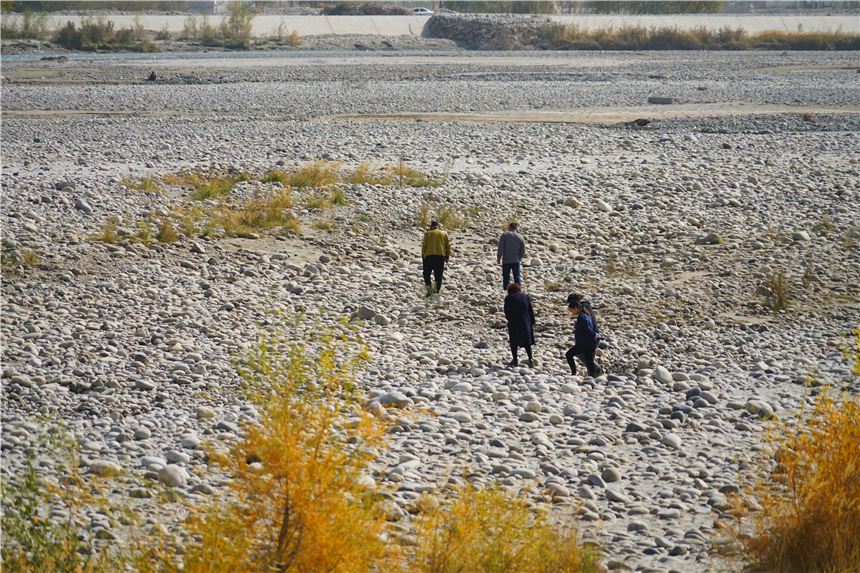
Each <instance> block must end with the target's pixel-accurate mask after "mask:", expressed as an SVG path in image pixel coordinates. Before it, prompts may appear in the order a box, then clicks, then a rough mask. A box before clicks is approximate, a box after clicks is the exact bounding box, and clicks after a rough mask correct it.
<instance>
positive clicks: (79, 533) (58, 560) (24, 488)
mask: <svg viewBox="0 0 860 573" xmlns="http://www.w3.org/2000/svg"><path fill="white" fill-rule="evenodd" d="M48 447H49V449H51V450H53V452H52V454H53V455H52V457H55V458H56V457H59V459H60V464H59V465H60V466H62V467H64V468H65V471H66V472H68V473H67V475H65V476H63V478H62V480H61V482H60V483H57V482H56V480H52V481H50V482H49V481H47V480H45V479H44V478H43V477H42V476H41V475H40V474H39V473H37V471H36V468H35V465H36V461H35V459H34V458H33V457H30V459H29V460H28V461H27V463H26V466H25V470H24V473H23V474H22V475H20V476H16V479H15V481H14V482H12V483H10V481H9V480H8V479H6V478H4V483H3V488H2V491H3V506H4V507H3V517H2V529H3V545H2V558H3V566H2V569H3V571H6V572H9V573H17V572H19V571H20V572H22V573H24V572H27V573H53V572H55V571H70V572H71V571H74V572H82V573H99V572H102V571H104V572H106V573H109V572H111V571H115V570H116V566H117V563H118V562H117V561H116V560H114V559H113V556H112V555H110V554H109V553H108V552H106V551H102V552H97V551H96V545H95V539H94V535H93V533H94V532H93V531H92V529H91V527H90V526H89V525H86V526H84V527H81V526H79V525H78V522H83V523H86V520H84V519H82V518H83V515H82V513H83V509H84V507H85V506H86V505H92V504H93V503H96V502H98V501H99V500H98V499H96V496H94V495H93V493H92V492H93V489H92V486H91V484H87V483H86V482H85V481H84V479H83V478H82V477H81V476H80V474H79V472H78V466H77V460H76V455H75V452H76V450H75V446H74V444H73V443H72V442H69V441H68V439H67V437H66V436H64V435H62V434H61V435H60V437H59V438H57V439H56V440H55V441H54V443H52V444H49V445H48ZM52 484H53V485H52ZM57 510H61V512H59V511H57Z"/></svg>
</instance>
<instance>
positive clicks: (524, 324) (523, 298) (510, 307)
mask: <svg viewBox="0 0 860 573" xmlns="http://www.w3.org/2000/svg"><path fill="white" fill-rule="evenodd" d="M505 318H507V319H508V336H509V337H510V340H511V344H512V345H513V344H516V345H517V347H518V348H522V347H524V346H531V345H532V344H534V343H535V311H534V309H533V308H532V300H531V299H530V298H529V297H528V295H527V294H525V293H521V292H515V293H512V294H509V295H508V296H506V297H505Z"/></svg>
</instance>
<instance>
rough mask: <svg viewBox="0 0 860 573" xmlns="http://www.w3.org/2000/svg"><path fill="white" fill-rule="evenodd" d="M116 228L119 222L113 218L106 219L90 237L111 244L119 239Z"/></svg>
mask: <svg viewBox="0 0 860 573" xmlns="http://www.w3.org/2000/svg"><path fill="white" fill-rule="evenodd" d="M118 229H119V224H118V223H117V222H116V221H115V220H112V219H107V220H106V221H105V222H104V223H103V224H102V228H101V229H99V232H98V233H96V234H94V235H93V236H92V237H91V238H92V240H93V241H96V242H99V243H106V244H109V245H112V244H114V243H117V242H119V240H120V237H119V232H118Z"/></svg>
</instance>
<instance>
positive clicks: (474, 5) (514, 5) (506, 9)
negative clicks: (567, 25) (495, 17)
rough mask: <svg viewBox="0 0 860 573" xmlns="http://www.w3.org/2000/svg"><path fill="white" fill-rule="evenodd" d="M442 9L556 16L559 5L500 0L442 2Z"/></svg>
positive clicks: (543, 1)
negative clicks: (494, 0)
mask: <svg viewBox="0 0 860 573" xmlns="http://www.w3.org/2000/svg"><path fill="white" fill-rule="evenodd" d="M442 7H443V8H446V9H448V10H453V11H455V12H461V13H466V14H554V13H556V12H558V3H557V2H554V1H552V0H537V1H534V2H526V1H522V2H520V1H516V0H507V1H506V0H500V1H496V2H493V1H485V2H468V1H465V2H460V1H457V2H442Z"/></svg>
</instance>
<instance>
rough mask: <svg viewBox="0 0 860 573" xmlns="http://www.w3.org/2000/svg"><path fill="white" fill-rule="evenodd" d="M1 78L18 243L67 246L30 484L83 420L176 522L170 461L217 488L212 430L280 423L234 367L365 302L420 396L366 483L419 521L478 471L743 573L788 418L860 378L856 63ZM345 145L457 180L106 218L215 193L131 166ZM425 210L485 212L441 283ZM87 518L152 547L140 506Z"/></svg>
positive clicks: (36, 335) (380, 348)
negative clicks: (582, 324)
mask: <svg viewBox="0 0 860 573" xmlns="http://www.w3.org/2000/svg"><path fill="white" fill-rule="evenodd" d="M3 67H4V70H3V74H4V76H5V79H4V80H3V91H2V114H3V124H2V138H3V143H4V146H3V174H2V186H3V210H2V215H0V217H1V218H0V221H2V230H3V240H4V260H5V261H10V260H12V258H13V257H15V256H19V257H20V256H21V255H22V253H25V252H29V251H32V252H34V253H36V254H37V255H38V264H37V265H36V266H33V267H28V266H24V265H20V264H15V265H7V266H4V267H3V269H2V273H3V274H2V277H3V290H2V292H3V300H2V304H3V307H2V311H3V312H2V324H0V340H2V351H3V379H2V395H3V404H4V407H3V414H2V422H3V438H2V448H3V464H2V472H3V477H4V480H14V479H16V477H17V476H20V475H21V473H22V468H23V464H24V463H25V461H26V459H27V456H28V453H32V454H33V455H34V456H35V457H36V460H37V461H38V464H39V472H40V473H41V474H43V475H45V476H48V477H56V472H55V471H54V469H53V468H54V465H55V462H54V461H53V460H51V459H50V457H49V456H48V454H47V451H46V450H45V449H44V447H43V442H42V437H43V436H44V434H45V432H46V431H47V430H48V429H49V428H51V427H53V426H55V425H56V424H58V423H60V422H61V421H62V422H63V424H64V425H65V427H66V428H67V430H68V431H69V432H71V433H72V434H73V435H74V437H75V439H76V440H77V442H78V444H79V445H80V447H81V448H82V461H83V463H84V464H85V466H86V467H87V468H90V470H91V471H92V472H93V473H111V472H108V471H106V470H105V469H104V468H106V467H107V468H114V467H115V468H117V469H118V470H121V472H122V475H121V476H120V477H117V478H112V479H115V480H116V484H115V487H114V488H113V492H114V493H112V494H111V495H112V496H114V497H115V498H116V501H117V502H118V503H125V504H130V503H136V504H139V505H140V508H141V511H143V512H147V515H149V516H150V517H151V518H152V519H154V520H157V521H159V522H161V523H163V524H165V525H166V526H168V527H176V525H175V523H176V522H177V520H179V519H180V518H181V517H182V515H183V514H182V510H181V507H180V505H179V504H163V503H158V504H156V503H154V502H151V501H152V500H149V499H147V498H146V494H145V493H142V492H145V491H148V490H146V489H145V488H142V487H141V485H140V484H141V483H144V481H145V480H147V479H154V478H157V477H158V475H159V470H162V469H163V468H165V467H168V466H171V467H177V468H180V470H181V471H180V470H176V471H175V472H174V473H173V474H171V475H175V476H178V477H176V482H175V483H172V485H174V486H175V487H176V489H177V491H178V492H179V493H180V494H181V495H182V496H183V497H185V498H187V499H189V500H192V501H193V500H195V499H200V498H202V497H204V496H211V495H218V494H219V492H220V491H223V489H224V484H225V483H226V481H225V479H226V476H223V475H221V474H219V473H217V472H216V471H214V470H213V469H212V468H210V467H209V465H208V462H207V459H206V456H205V455H204V454H203V451H202V450H201V443H203V442H206V441H209V440H220V441H222V442H223V443H229V441H230V440H231V439H234V438H235V436H236V435H239V434H241V432H242V425H243V424H245V423H247V422H251V421H253V420H254V419H255V418H256V412H255V410H254V409H253V408H252V407H250V406H249V405H248V404H247V402H246V401H245V400H244V398H243V395H242V393H241V391H240V382H241V380H240V378H239V376H238V374H237V373H236V371H235V369H234V367H233V363H232V358H233V356H235V355H236V354H241V353H242V352H244V351H247V350H248V349H249V348H250V347H251V345H253V344H254V342H255V341H256V340H257V333H258V331H259V328H260V324H261V323H262V322H264V321H265V320H266V312H265V311H266V310H267V309H283V310H287V311H305V312H308V313H310V314H311V315H315V314H316V313H317V311H320V314H319V316H318V317H317V318H314V319H313V321H312V322H313V324H311V325H310V326H308V328H317V327H319V326H320V325H322V326H325V325H329V324H334V322H335V321H336V320H337V319H338V318H339V317H341V316H346V317H348V318H349V319H350V320H352V321H354V324H355V325H356V326H357V327H358V329H359V330H358V331H359V333H360V334H361V336H362V337H363V338H364V339H365V341H366V342H367V343H368V345H369V346H370V349H371V351H372V353H373V355H374V361H373V362H372V364H371V365H370V368H369V369H368V370H367V371H365V372H362V373H360V374H359V378H358V383H359V384H360V385H361V387H362V388H363V389H365V390H366V392H367V396H368V398H375V399H384V400H385V401H386V402H388V403H392V404H395V405H396V406H397V407H395V408H392V409H391V410H390V412H392V414H393V417H394V418H395V419H398V420H399V421H398V422H397V423H396V424H395V428H394V431H393V432H392V433H391V440H390V446H391V447H390V449H389V450H388V451H387V452H385V453H383V454H381V455H380V456H379V457H378V458H377V459H376V460H374V462H373V463H372V465H371V466H370V467H369V468H368V475H369V476H370V477H372V478H373V480H374V484H375V486H374V487H379V488H381V489H385V490H387V491H389V492H390V493H391V496H392V499H393V502H394V503H393V504H391V505H390V507H389V511H390V519H391V520H392V523H393V524H395V525H394V527H396V528H397V530H398V531H400V532H404V533H405V532H407V531H408V526H409V522H410V520H411V519H412V517H411V514H410V513H409V511H410V508H412V507H413V506H414V500H415V499H416V498H417V497H418V496H419V495H421V494H425V493H427V494H430V495H437V496H441V495H442V487H443V486H444V485H445V483H446V481H447V480H449V479H455V480H466V479H468V480H470V481H475V482H478V483H491V482H498V483H500V484H501V485H502V486H503V487H505V488H510V489H511V490H512V491H519V490H521V489H524V490H525V491H526V492H527V495H529V497H530V499H532V500H533V501H534V502H536V503H541V504H547V505H553V506H556V507H558V508H560V509H565V510H567V511H576V512H577V515H578V519H580V520H581V523H582V526H583V528H584V530H585V536H586V538H587V539H590V540H594V541H596V542H598V543H600V544H602V545H603V546H604V547H605V551H606V559H605V563H606V564H607V566H609V567H610V568H611V569H624V568H629V569H632V570H636V571H648V572H664V571H665V572H668V571H683V572H704V571H712V570H715V569H722V568H724V567H727V566H728V565H727V564H725V563H722V562H720V561H714V560H713V557H711V556H710V554H709V548H710V546H711V544H712V543H713V542H714V541H715V540H719V539H721V533H720V527H719V526H720V524H722V523H726V522H728V521H730V520H731V519H732V516H731V515H730V514H729V512H728V511H727V510H728V509H729V502H728V498H727V496H728V494H730V493H731V492H732V491H734V490H735V489H736V488H737V487H738V485H739V484H740V483H741V481H742V476H743V472H744V470H745V469H747V468H748V467H749V464H750V463H751V462H752V461H753V460H754V458H755V456H756V455H757V452H758V451H759V450H760V449H761V437H762V432H763V431H764V429H765V428H766V427H767V426H768V424H769V422H768V420H769V419H770V418H771V417H772V416H776V417H777V418H778V419H788V418H790V417H791V416H793V415H794V414H796V413H798V412H799V411H800V409H801V407H802V406H803V404H804V403H806V402H808V401H809V400H810V392H811V390H812V389H811V388H810V387H809V386H808V385H807V382H808V381H810V380H814V382H815V384H829V385H832V386H833V387H834V388H835V389H839V390H844V391H847V392H851V393H856V392H857V391H858V384H857V381H856V380H854V379H852V378H851V377H850V375H849V368H848V365H847V364H846V362H845V361H844V359H843V357H842V354H841V352H840V351H839V348H840V345H842V344H844V343H845V338H844V337H845V336H846V335H848V334H849V333H850V332H851V329H852V328H856V327H857V326H858V324H860V250H858V244H860V215H858V213H860V180H858V163H857V160H858V157H857V151H858V130H860V117H858V113H857V111H858V104H860V101H858V98H860V96H858V94H860V90H858V89H857V88H858V77H860V75H858V74H857V73H856V54H839V53H815V54H810V53H787V54H778V53H736V52H732V53H699V52H654V53H647V54H638V53H616V54H608V53H601V54H591V53H590V54H578V53H567V54H522V53H519V54H515V55H509V54H499V53H492V54H476V53H468V54H463V55H462V56H461V55H458V54H453V53H447V54H444V55H442V56H438V57H434V56H433V55H430V54H426V55H420V56H419V55H414V54H408V55H406V54H404V55H391V56H381V55H379V54H374V55H358V54H356V55H354V56H352V55H342V54H339V55H331V54H324V53H321V54H318V55H297V56H291V57H287V56H283V55H277V56H272V57H265V56H260V55H242V56H235V57H233V56H217V57H208V56H201V57H199V58H198V57H194V58H193V59H189V58H183V59H171V58H167V57H160V58H156V59H146V58H138V57H131V56H129V57H120V58H116V59H111V60H109V61H108V60H105V61H102V60H68V61H66V62H41V61H37V62H8V63H7V62H5V61H4V66H3ZM150 70H155V71H156V74H157V76H158V79H157V80H156V81H154V82H147V81H144V80H145V78H146V76H147V75H148V74H149V72H150ZM649 97H660V98H671V99H672V100H673V103H672V104H670V105H654V104H649V103H648V98H649ZM636 119H642V120H647V121H645V122H641V123H644V124H645V125H643V126H641V127H639V126H636V125H629V124H627V122H632V121H633V120H636ZM319 158H326V159H328V160H332V161H343V162H344V163H345V164H346V165H348V166H355V165H358V164H359V163H360V162H362V161H366V160H370V161H374V162H377V163H379V164H384V163H396V162H399V161H400V158H403V160H404V161H405V162H406V163H407V164H408V165H409V166H412V167H414V168H416V169H420V170H422V171H424V172H426V173H428V174H430V175H432V176H435V177H439V178H443V179H444V180H445V183H444V184H443V185H442V186H441V187H437V188H433V189H427V188H408V187H405V188H400V187H399V186H389V187H381V186H370V185H350V186H344V187H343V191H344V194H345V196H346V198H347V199H348V204H347V205H345V206H338V207H332V208H330V209H327V210H324V211H320V210H316V209H304V210H299V211H297V216H298V219H299V223H300V226H301V234H299V235H294V234H288V233H285V232H284V230H283V229H281V228H276V229H272V230H268V231H261V232H260V233H259V234H258V237H257V238H231V237H224V236H223V235H221V234H219V233H217V232H216V233H215V234H213V235H210V236H206V237H203V236H201V235H200V233H201V232H202V222H200V223H198V227H197V234H195V236H193V237H192V238H188V237H184V236H183V237H180V239H179V240H178V241H177V242H175V243H172V244H169V245H168V244H163V243H153V244H151V245H148V246H147V245H143V244H141V243H136V242H133V241H125V242H120V243H118V244H102V243H99V242H96V241H94V240H92V237H93V236H94V235H96V234H98V233H99V232H100V231H101V230H102V229H103V228H104V225H105V223H106V222H107V221H109V220H114V221H117V222H118V225H119V227H121V228H124V229H127V230H128V231H129V233H132V234H134V233H137V231H138V230H139V228H140V226H141V225H142V224H144V223H145V222H146V221H159V220H161V219H163V218H165V217H169V216H170V214H172V213H182V212H189V211H191V210H192V209H194V208H195V207H197V208H202V207H204V205H201V204H200V203H199V202H193V201H192V200H191V199H190V198H189V193H188V189H186V188H182V187H179V186H170V185H165V186H163V189H162V191H160V192H158V193H147V192H144V191H140V190H136V189H134V188H131V187H130V186H128V185H126V184H125V182H127V180H128V178H131V179H136V178H140V177H144V176H148V177H153V178H156V179H159V178H161V177H163V176H164V175H166V174H170V173H178V172H179V171H180V170H182V169H194V168H203V169H210V168H213V169H228V168H232V169H235V170H246V171H249V172H252V173H258V174H261V173H262V172H263V171H265V170H267V169H269V168H271V167H273V166H275V165H276V164H278V163H279V162H282V164H283V165H286V166H289V165H296V164H303V163H306V162H309V161H313V160H317V159H319ZM271 190H272V187H271V186H270V185H264V184H257V183H253V182H252V183H246V184H241V185H238V186H237V187H236V188H235V189H234V194H235V196H236V198H242V197H248V196H249V195H250V194H253V193H255V192H256V193H261V194H264V193H268V192H270V191H271ZM425 202H426V203H429V204H430V205H431V206H432V208H433V209H435V210H436V211H437V212H438V211H439V210H440V209H441V208H442V207H443V206H445V207H447V208H449V209H451V208H452V209H454V210H456V211H457V212H458V213H461V214H462V215H463V216H465V217H467V219H468V223H467V225H466V226H465V227H463V228H460V229H450V230H449V231H450V234H451V238H452V243H453V245H454V254H453V256H452V258H451V264H450V266H449V268H448V269H447V271H446V278H445V284H444V287H443V292H442V295H441V297H439V298H438V299H431V300H428V299H426V298H424V297H423V296H422V292H421V283H422V281H421V272H420V271H421V268H420V260H419V245H420V240H421V236H422V229H420V228H417V227H416V225H415V221H416V218H417V216H418V213H419V211H420V209H421V206H422V204H423V203H425ZM512 217H514V218H516V219H517V220H518V221H519V222H520V225H521V227H522V228H523V230H524V234H525V237H526V241H527V257H526V260H525V262H524V281H525V290H526V291H527V292H528V293H529V294H530V295H531V296H532V298H533V300H534V302H535V306H536V309H537V314H538V319H537V322H538V324H537V331H538V332H537V344H536V346H535V350H536V358H537V366H536V367H535V368H524V367H518V368H507V367H505V363H507V362H508V360H509V355H508V349H507V343H506V332H505V329H504V316H503V314H502V312H501V309H502V303H503V296H502V289H501V277H500V271H499V268H498V266H497V265H496V264H495V247H494V245H493V241H494V240H495V239H497V238H498V235H499V233H500V229H501V227H502V225H503V224H504V223H505V222H506V221H509V220H510V218H512ZM315 223H316V224H315ZM779 272H784V273H785V276H786V279H787V281H788V283H789V286H790V288H789V300H790V303H791V306H790V307H789V310H788V312H777V313H774V312H773V311H771V310H770V309H768V308H766V307H765V306H764V304H763V303H764V302H765V295H766V290H764V289H763V288H762V283H763V281H764V280H765V279H766V278H767V277H769V276H771V275H773V274H774V273H779ZM570 292H582V293H584V294H586V295H587V296H588V298H590V299H591V301H592V302H593V303H594V304H595V306H596V308H597V309H598V315H599V317H600V321H601V324H602V325H603V329H604V332H605V334H606V336H607V341H606V344H605V347H604V348H602V350H601V354H602V356H600V362H601V363H602V365H603V367H604V369H605V370H606V371H607V375H606V376H603V377H600V378H598V379H596V380H594V379H591V378H583V377H581V376H571V375H570V372H569V370H568V369H567V365H566V363H565V362H564V357H563V353H564V349H565V348H566V347H568V346H569V345H571V344H572V340H571V337H570V327H571V322H570V317H569V316H568V313H567V311H566V309H565V308H564V304H563V301H564V300H565V299H566V296H567V294H568V293H570ZM359 317H360V318H359ZM398 408H400V409H402V410H403V411H402V412H401V411H400V410H399V409H398ZM463 468H468V471H467V472H463ZM111 471H112V470H111ZM466 474H468V478H467V476H466ZM86 517H87V519H89V520H91V524H92V525H93V526H94V527H95V528H96V529H97V530H104V531H106V532H107V533H105V534H103V535H104V536H105V537H116V538H118V539H120V540H122V539H123V536H124V535H125V531H124V528H123V525H122V524H121V523H119V522H115V521H112V520H111V519H106V518H105V516H104V515H102V514H100V513H99V512H98V511H95V510H94V511H92V512H91V513H90V514H88V515H87V516H86Z"/></svg>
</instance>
